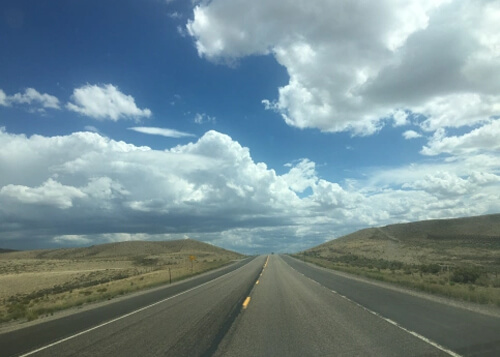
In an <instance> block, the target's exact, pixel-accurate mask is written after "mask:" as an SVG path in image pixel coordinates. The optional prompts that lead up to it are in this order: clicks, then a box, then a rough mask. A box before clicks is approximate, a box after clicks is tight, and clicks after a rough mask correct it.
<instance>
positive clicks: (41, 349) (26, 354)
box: [19, 263, 250, 357]
mask: <svg viewBox="0 0 500 357" xmlns="http://www.w3.org/2000/svg"><path fill="white" fill-rule="evenodd" d="M247 264H248V263H246V264H244V265H242V266H240V267H239V268H238V269H236V270H233V271H230V272H227V273H225V274H223V275H221V276H218V277H217V278H215V279H213V280H209V281H207V282H205V283H203V284H201V285H197V286H195V287H193V288H191V289H188V290H186V291H183V292H181V293H179V294H176V295H173V296H170V297H168V298H165V299H163V300H160V301H157V302H155V303H152V304H150V305H147V306H144V307H141V308H140V309H137V310H134V311H132V312H129V313H128V314H125V315H122V316H119V317H117V318H114V319H113V320H110V321H107V322H104V323H102V324H100V325H97V326H94V327H91V328H89V329H87V330H84V331H81V332H78V333H77V334H74V335H71V336H68V337H66V338H63V339H61V340H58V341H56V342H53V343H51V344H48V345H46V346H42V347H40V348H37V349H36V350H33V351H30V352H28V353H25V354H23V355H20V356H19V357H26V356H31V355H33V354H35V353H38V352H41V351H43V350H46V349H48V348H51V347H54V346H56V345H59V344H61V343H63V342H66V341H69V340H72V339H74V338H75V337H78V336H81V335H84V334H86V333H88V332H91V331H94V330H97V329H98V328H101V327H104V326H106V325H109V324H112V323H113V322H116V321H120V320H122V319H124V318H127V317H129V316H132V315H135V314H137V313H138V312H142V311H144V310H147V309H149V308H151V307H153V306H156V305H159V304H161V303H164V302H165V301H168V300H170V299H173V298H176V297H178V296H180V295H183V294H186V293H188V292H190V291H193V290H196V289H199V288H201V287H202V286H205V285H207V284H210V283H213V282H214V281H216V280H218V279H220V278H222V277H224V276H226V275H228V274H232V273H235V272H237V271H238V270H240V269H241V268H243V267H245V265H247ZM247 300H248V302H250V297H247ZM245 301H246V300H245ZM243 304H244V303H243ZM247 305H248V303H247ZM244 308H245V307H244Z"/></svg>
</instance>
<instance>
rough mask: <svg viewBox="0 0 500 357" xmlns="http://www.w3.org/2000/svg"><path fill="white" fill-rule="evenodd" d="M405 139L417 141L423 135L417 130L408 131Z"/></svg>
mask: <svg viewBox="0 0 500 357" xmlns="http://www.w3.org/2000/svg"><path fill="white" fill-rule="evenodd" d="M403 137H404V138H405V139H406V140H409V139H416V138H420V137H422V134H419V133H417V132H416V131H415V130H407V131H405V132H404V133H403Z"/></svg>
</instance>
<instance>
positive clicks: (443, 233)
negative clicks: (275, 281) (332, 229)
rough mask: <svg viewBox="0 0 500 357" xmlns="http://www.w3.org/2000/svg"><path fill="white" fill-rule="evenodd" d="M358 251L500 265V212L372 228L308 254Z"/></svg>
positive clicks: (378, 255)
mask: <svg viewBox="0 0 500 357" xmlns="http://www.w3.org/2000/svg"><path fill="white" fill-rule="evenodd" d="M307 253H309V254H312V255H316V256H318V257H323V258H328V257H332V256H339V255H345V254H355V255H359V256H364V257H367V258H375V259H379V258H381V259H386V260H390V261H400V262H404V263H409V264H428V263H443V264H451V265H459V264H468V263H472V264H480V265H489V266H492V267H495V266H496V267H498V268H500V214H493V215H486V216H477V217H467V218H458V219H442V220H430V221H421V222H413V223H403V224H394V225H389V226H385V227H380V228H368V229H363V230H360V231H357V232H355V233H352V234H349V235H346V236H343V237H341V238H338V239H334V240H332V241H329V242H326V243H324V244H322V245H319V246H317V247H314V248H311V249H309V250H307V251H306V254H307Z"/></svg>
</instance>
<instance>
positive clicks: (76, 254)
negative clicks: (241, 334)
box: [1, 239, 242, 260]
mask: <svg viewBox="0 0 500 357" xmlns="http://www.w3.org/2000/svg"><path fill="white" fill-rule="evenodd" d="M172 254H173V255H195V256H198V257H204V256H207V255H218V256H221V257H224V258H225V259H230V260H233V259H239V258H241V257H242V254H239V253H236V252H232V251H229V250H226V249H223V248H219V247H216V246H214V245H210V244H207V243H203V242H199V241H196V240H193V239H180V240H173V241H158V242H150V241H130V242H117V243H107V244H99V245H93V246H90V247H82V248H62V249H43V250H28V251H15V252H10V253H7V254H4V255H3V256H2V258H1V259H55V260H58V259H72V260H133V259H137V258H139V257H147V256H162V255H172Z"/></svg>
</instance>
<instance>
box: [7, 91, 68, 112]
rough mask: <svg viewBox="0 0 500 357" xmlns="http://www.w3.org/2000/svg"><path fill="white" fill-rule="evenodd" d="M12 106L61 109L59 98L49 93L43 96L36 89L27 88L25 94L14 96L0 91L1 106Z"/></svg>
mask: <svg viewBox="0 0 500 357" xmlns="http://www.w3.org/2000/svg"><path fill="white" fill-rule="evenodd" d="M12 104H27V105H39V106H41V108H50V109H60V107H59V99H57V97H55V96H53V95H50V94H47V93H43V94H42V93H40V92H38V91H37V90H36V89H34V88H27V89H26V90H25V91H24V93H15V94H13V95H6V94H5V92H4V91H3V90H1V89H0V105H2V106H10V105H12Z"/></svg>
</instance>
